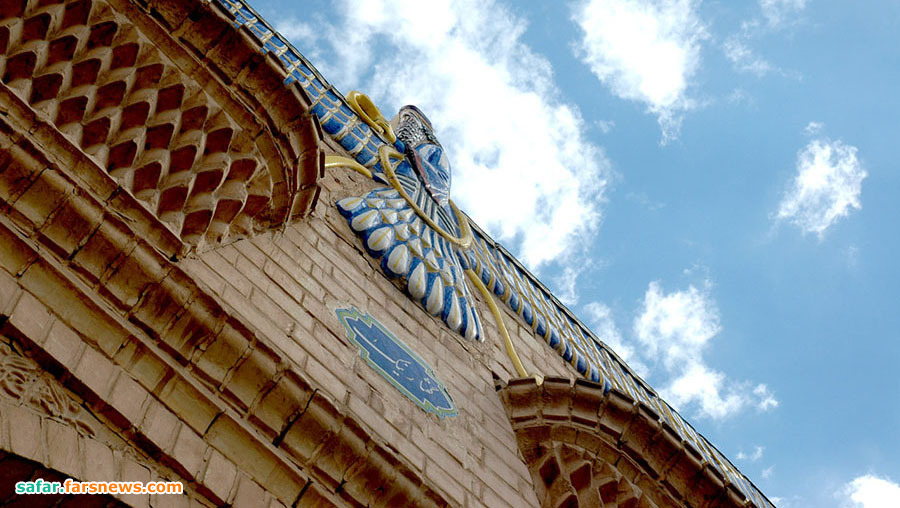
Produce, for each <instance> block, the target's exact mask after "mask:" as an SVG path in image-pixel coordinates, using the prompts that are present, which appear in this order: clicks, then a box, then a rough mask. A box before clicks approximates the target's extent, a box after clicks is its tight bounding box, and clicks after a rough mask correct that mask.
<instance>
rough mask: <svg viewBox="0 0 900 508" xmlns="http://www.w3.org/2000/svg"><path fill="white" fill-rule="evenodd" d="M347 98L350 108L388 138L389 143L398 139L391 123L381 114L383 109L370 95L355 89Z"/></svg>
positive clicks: (373, 128)
mask: <svg viewBox="0 0 900 508" xmlns="http://www.w3.org/2000/svg"><path fill="white" fill-rule="evenodd" d="M346 99H347V104H348V105H349V106H350V109H352V110H353V112H354V113H356V115H357V116H358V117H359V119H360V120H362V121H363V122H364V123H365V124H366V125H368V126H369V127H371V128H372V130H374V131H375V132H377V133H379V134H381V135H383V136H384V137H385V138H387V140H388V142H389V143H393V142H395V141H397V135H396V134H394V129H393V128H391V123H390V122H388V120H387V119H386V118H385V117H384V115H382V114H381V110H379V109H378V106H376V105H375V103H374V102H372V99H370V98H369V96H368V95H366V94H364V93H362V92H358V91H356V90H353V91H352V92H350V93H349V94H347V97H346Z"/></svg>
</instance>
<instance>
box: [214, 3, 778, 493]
mask: <svg viewBox="0 0 900 508" xmlns="http://www.w3.org/2000/svg"><path fill="white" fill-rule="evenodd" d="M207 1H208V2H209V3H210V4H212V5H216V6H218V7H219V8H220V9H221V10H222V11H223V12H224V13H226V14H227V15H228V16H229V17H230V18H231V19H232V20H233V24H234V26H235V28H236V29H237V30H244V31H246V32H247V33H249V34H250V35H251V36H252V38H253V39H255V40H256V41H257V43H258V44H259V47H260V51H261V52H262V53H272V54H273V55H274V56H275V57H277V59H278V61H279V63H280V64H281V66H282V69H283V71H284V75H285V79H284V83H285V85H286V86H299V87H300V88H301V89H302V90H303V92H304V93H306V95H307V96H309V98H310V100H311V101H312V106H311V111H312V113H313V114H314V115H315V117H316V118H317V119H318V121H319V123H320V124H321V125H322V128H323V130H324V131H325V132H326V133H327V134H328V135H329V136H331V138H332V139H334V140H335V141H336V142H337V143H339V144H340V145H341V146H342V147H343V148H344V149H345V150H346V151H347V152H348V153H349V154H350V155H351V156H352V157H353V158H354V159H355V160H356V161H357V162H359V163H360V164H362V165H363V166H365V167H366V168H369V169H370V170H371V171H372V173H373V178H374V179H375V180H377V181H379V182H381V183H387V180H386V178H385V176H384V172H383V171H382V169H381V166H380V163H379V161H378V149H379V147H380V146H382V145H386V144H388V145H389V144H391V143H389V142H388V141H387V140H386V139H383V138H382V137H381V135H380V134H378V133H376V132H374V131H373V130H372V129H371V128H369V126H368V125H366V124H365V123H363V122H362V121H361V120H360V119H359V118H358V117H357V116H356V114H355V113H354V112H353V110H352V109H350V107H349V106H348V104H347V101H346V99H345V98H344V96H343V95H342V94H341V93H340V92H339V91H337V90H336V89H334V88H333V87H332V86H331V85H330V84H329V83H328V81H327V80H325V78H323V77H322V75H321V74H319V72H318V71H317V70H316V68H315V67H314V66H313V65H312V64H311V63H310V62H309V61H308V60H306V58H304V57H303V55H301V54H300V52H299V51H297V50H296V49H295V48H294V47H293V46H292V45H291V44H290V43H289V42H288V41H287V40H285V39H284V37H282V36H281V35H280V34H279V33H277V32H276V31H275V30H274V29H273V28H272V27H271V26H270V25H269V24H268V23H267V22H266V21H265V20H264V19H262V18H261V17H260V16H259V14H257V13H256V11H254V10H253V8H252V7H250V6H249V5H248V4H247V3H245V2H242V1H239V0H207ZM395 146H397V145H396V144H395ZM397 148H399V149H400V150H401V151H402V145H401V146H397ZM473 233H474V235H475V242H474V246H473V248H472V249H470V250H469V251H468V252H465V253H464V256H462V257H463V258H464V259H466V260H467V261H468V263H467V264H468V265H470V266H471V267H472V268H473V269H474V270H475V272H476V273H477V274H478V275H479V276H480V277H481V280H482V281H483V282H484V283H485V285H486V286H487V287H488V288H489V289H490V290H491V291H493V292H494V294H496V295H497V296H498V297H499V298H500V299H501V300H503V301H504V302H506V304H507V305H508V306H509V307H510V308H511V309H512V310H513V311H514V312H515V313H516V314H518V315H519V316H520V317H521V318H522V320H523V321H524V322H525V323H526V324H527V325H528V326H530V327H531V328H532V329H533V330H534V333H535V335H536V336H537V337H540V338H542V339H543V340H544V341H545V342H546V343H547V344H548V346H549V347H550V348H552V349H553V350H554V351H556V352H557V353H558V354H559V355H560V356H561V357H562V358H563V359H564V360H565V361H567V362H569V363H571V364H572V365H573V366H574V367H575V369H576V370H577V371H578V372H579V373H581V374H582V375H583V376H584V377H585V378H587V379H591V380H593V381H597V382H602V383H604V384H605V386H606V389H607V390H609V389H611V388H615V389H617V390H620V391H622V392H623V393H626V394H628V395H629V396H630V397H631V398H633V399H634V400H635V401H639V402H642V403H643V404H645V405H646V406H648V407H649V408H651V409H653V410H654V411H655V412H656V414H657V415H659V418H660V421H662V422H665V423H667V424H668V425H670V426H671V427H672V428H673V429H675V430H676V431H677V432H678V433H679V434H680V435H681V437H682V439H683V440H684V442H685V443H686V444H689V445H690V446H691V447H692V448H694V449H696V451H697V452H698V454H699V455H700V456H701V457H702V458H703V460H704V461H705V462H707V463H708V464H709V465H710V466H712V467H714V468H716V470H718V472H720V473H721V474H722V476H723V478H724V479H725V481H726V484H728V483H730V484H731V485H733V486H734V487H735V488H736V489H737V490H739V491H740V492H742V493H743V494H744V495H745V496H746V498H747V499H748V500H750V501H751V502H752V503H753V504H754V505H756V506H758V507H772V506H774V505H773V504H772V503H771V502H770V501H769V500H768V499H767V498H766V497H765V496H764V495H763V494H762V492H760V491H759V489H757V488H756V486H755V485H753V483H752V482H751V481H750V480H749V479H748V478H747V477H745V476H744V475H743V474H742V473H741V472H740V471H739V470H738V469H737V468H736V467H735V466H734V465H733V464H732V463H731V462H730V461H729V460H728V459H727V458H726V457H725V456H724V455H723V454H722V453H721V452H719V450H717V449H716V448H715V447H714V446H712V444H710V443H709V441H707V440H706V439H705V438H704V437H702V436H700V434H698V433H697V431H696V430H694V428H693V427H692V426H691V425H690V424H689V423H687V421H685V420H684V418H682V417H681V415H679V414H678V412H677V411H675V410H674V409H672V408H671V407H670V406H669V405H668V403H666V402H665V401H664V400H662V398H661V397H659V395H658V394H657V393H656V392H655V391H654V390H653V389H652V388H651V387H650V386H649V385H647V383H646V382H644V381H643V380H642V379H641V378H640V377H638V376H637V375H636V374H635V373H634V372H632V370H631V369H630V368H629V367H628V366H627V365H626V364H625V362H623V361H622V360H621V359H620V358H619V357H618V356H617V355H616V354H615V353H614V352H613V351H612V350H611V349H610V348H609V347H608V346H606V345H605V344H603V342H602V341H600V340H599V339H598V338H597V337H596V336H595V335H594V334H593V333H591V331H590V330H589V329H588V328H587V327H586V326H585V325H584V324H583V323H581V322H580V321H579V320H578V319H577V318H576V317H575V316H574V315H573V314H572V312H571V311H570V310H569V309H567V308H566V307H565V306H564V305H562V304H561V303H560V302H559V301H558V300H557V299H556V298H555V297H554V296H553V294H552V293H551V292H550V291H549V290H548V289H547V288H546V287H545V286H544V285H543V284H541V283H540V281H538V280H537V278H536V277H534V275H532V274H531V273H530V272H528V270H526V269H525V268H524V267H523V266H522V265H521V263H519V262H518V260H516V259H515V257H514V256H512V255H511V254H510V253H509V252H508V251H507V250H506V249H505V248H503V247H502V246H500V245H499V244H497V243H496V242H494V241H493V240H492V239H491V238H490V237H489V236H488V235H487V234H485V233H484V232H483V231H481V230H480V229H479V228H477V227H474V225H473Z"/></svg>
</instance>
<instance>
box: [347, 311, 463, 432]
mask: <svg viewBox="0 0 900 508" xmlns="http://www.w3.org/2000/svg"><path fill="white" fill-rule="evenodd" d="M335 313H336V314H337V316H338V319H340V320H341V323H342V324H343V325H344V328H346V329H347V338H348V339H350V342H352V343H354V344H356V346H357V347H359V354H360V356H362V357H363V359H365V360H366V363H368V364H369V366H370V367H372V368H373V369H375V370H376V371H378V373H379V374H381V375H382V376H384V378H385V379H387V380H388V381H389V382H390V383H391V384H392V385H394V388H396V389H398V390H400V392H402V393H403V394H404V395H406V396H407V397H408V398H409V400H411V401H413V402H414V403H415V404H416V405H417V406H419V407H420V408H422V410H424V411H427V412H430V413H434V414H436V415H438V416H440V417H441V418H443V417H445V416H456V415H457V414H458V411H457V410H456V404H454V403H453V399H452V398H451V397H450V394H449V393H448V392H447V388H446V387H445V386H444V383H442V382H441V381H440V380H439V379H438V378H437V376H436V375H435V373H434V369H432V368H431V366H430V365H428V364H427V363H426V362H425V360H423V359H422V358H421V357H420V356H419V355H417V354H416V353H414V352H413V350H411V349H410V348H409V346H407V345H406V344H405V343H404V342H403V341H401V340H400V339H398V338H397V337H396V336H395V335H394V334H393V333H391V331H390V330H388V329H387V328H386V327H385V326H384V325H382V324H381V323H379V322H378V320H376V319H375V318H373V317H372V316H370V315H369V314H362V313H361V312H360V311H358V310H357V309H356V308H355V307H353V308H350V309H337V310H335Z"/></svg>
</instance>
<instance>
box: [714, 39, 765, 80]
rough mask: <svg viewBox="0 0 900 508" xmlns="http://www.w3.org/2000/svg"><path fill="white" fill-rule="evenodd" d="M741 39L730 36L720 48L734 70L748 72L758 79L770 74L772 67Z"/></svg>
mask: <svg viewBox="0 0 900 508" xmlns="http://www.w3.org/2000/svg"><path fill="white" fill-rule="evenodd" d="M742 39H743V38H742V37H739V36H731V37H729V38H727V39H726V40H725V43H724V44H723V46H722V49H723V50H724V51H725V56H726V57H728V59H729V60H731V63H732V64H733V65H734V68H735V69H736V70H737V71H739V72H749V73H751V74H755V75H757V76H759V77H762V76H765V75H766V74H768V73H769V72H771V71H772V69H773V68H772V65H771V64H770V63H769V62H768V61H767V60H766V59H765V58H763V57H761V56H759V55H757V54H756V53H755V52H754V51H753V50H752V49H750V47H749V46H747V44H746V43H745V42H744V40H742Z"/></svg>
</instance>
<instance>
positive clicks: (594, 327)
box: [582, 302, 647, 376]
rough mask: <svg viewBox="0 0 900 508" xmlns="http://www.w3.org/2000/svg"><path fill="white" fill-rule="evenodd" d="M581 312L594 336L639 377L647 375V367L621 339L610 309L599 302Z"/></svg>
mask: <svg viewBox="0 0 900 508" xmlns="http://www.w3.org/2000/svg"><path fill="white" fill-rule="evenodd" d="M582 310H583V311H584V314H585V315H586V316H587V321H588V324H589V325H590V328H591V331H592V332H594V335H596V336H597V338H598V339H600V340H601V341H603V343H604V344H606V345H607V346H609V347H610V348H612V350H613V351H615V353H616V354H617V355H619V358H621V359H622V360H624V361H625V363H627V364H628V366H629V367H631V368H632V369H633V370H634V371H635V372H636V373H637V374H638V375H639V376H644V375H645V374H646V373H647V366H646V365H644V363H643V362H641V361H640V359H639V358H638V355H637V354H636V353H635V350H634V347H633V346H632V345H631V344H630V343H628V342H626V341H625V340H624V339H623V338H622V333H621V332H620V331H619V329H618V327H616V322H615V320H614V319H613V316H612V311H611V310H610V308H609V307H608V306H607V305H606V304H604V303H601V302H590V303H587V304H585V305H584V306H583V307H582Z"/></svg>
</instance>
